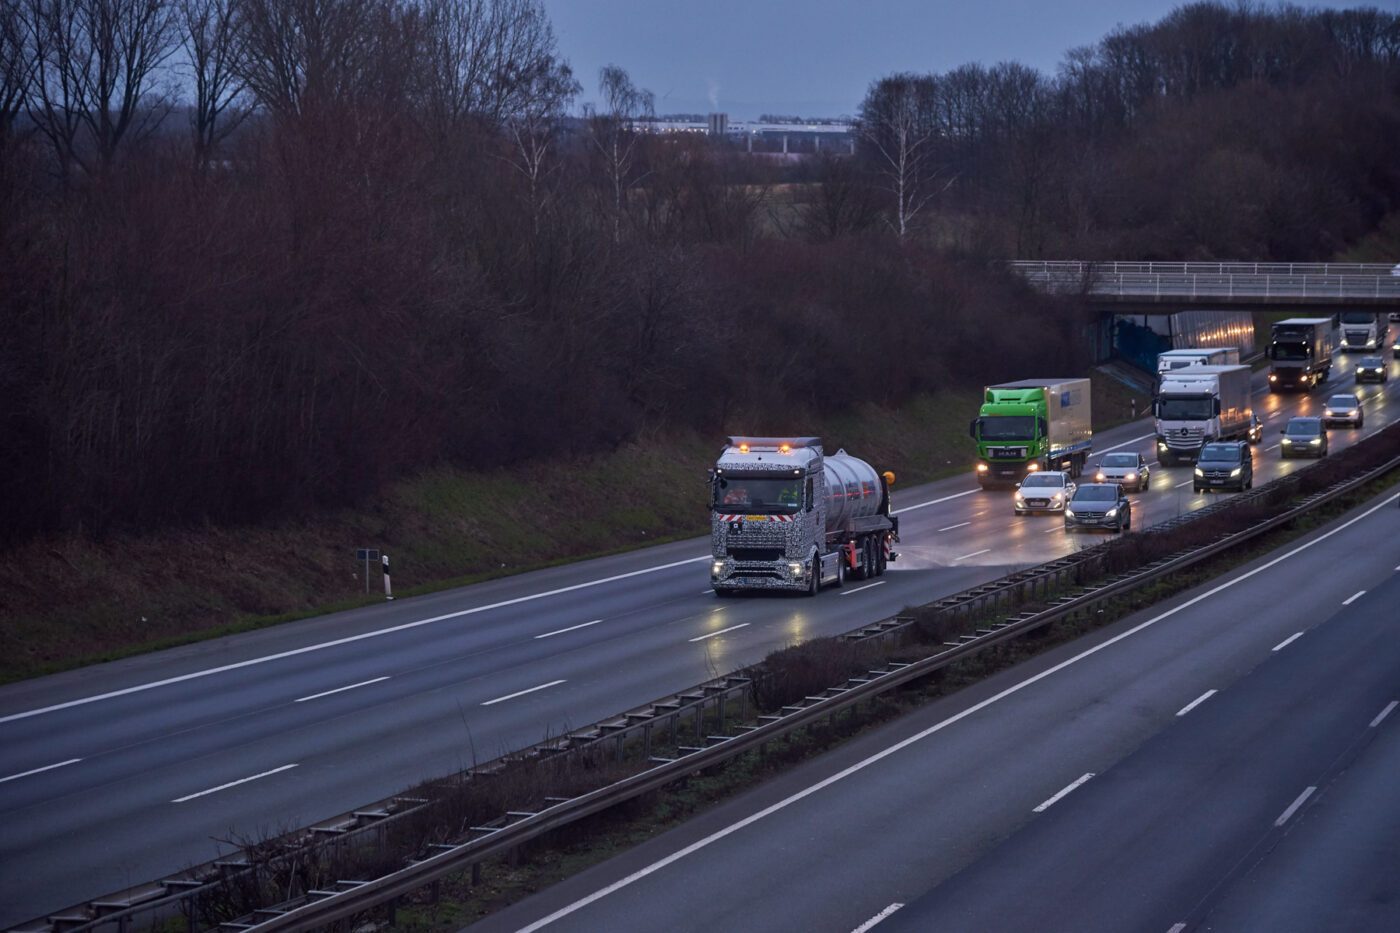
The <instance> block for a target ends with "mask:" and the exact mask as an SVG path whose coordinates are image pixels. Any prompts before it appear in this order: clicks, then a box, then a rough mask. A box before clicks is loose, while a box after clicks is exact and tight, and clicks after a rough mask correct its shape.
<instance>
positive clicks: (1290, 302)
mask: <svg viewBox="0 0 1400 933" xmlns="http://www.w3.org/2000/svg"><path fill="white" fill-rule="evenodd" d="M1010 266H1011V268H1012V269H1013V270H1014V271H1015V272H1017V273H1018V274H1020V275H1021V276H1023V277H1024V278H1025V279H1026V280H1027V281H1029V282H1030V283H1031V285H1032V286H1034V287H1035V288H1037V289H1040V290H1041V291H1044V292H1048V293H1050V294H1056V295H1065V296H1076V297H1078V298H1079V299H1080V300H1082V301H1083V302H1084V303H1085V304H1086V305H1087V306H1088V307H1090V308H1093V309H1096V310H1097V311H1098V312H1099V314H1098V315H1097V319H1096V321H1095V322H1094V324H1093V325H1092V326H1091V327H1090V328H1089V329H1088V331H1087V332H1086V333H1085V335H1084V336H1085V338H1086V339H1087V340H1088V341H1089V343H1090V344H1091V346H1092V348H1093V353H1094V357H1095V359H1096V360H1098V361H1100V362H1102V361H1104V360H1108V359H1110V358H1112V357H1120V358H1122V359H1125V360H1127V361H1129V362H1132V363H1134V364H1135V365H1138V366H1141V367H1144V368H1149V369H1150V368H1152V363H1151V361H1152V360H1155V358H1156V354H1157V352H1159V351H1160V350H1162V349H1170V348H1171V347H1172V346H1239V347H1240V348H1241V349H1242V350H1245V351H1246V353H1248V352H1249V351H1250V350H1252V348H1253V347H1254V344H1255V340H1254V333H1253V331H1254V327H1253V326H1252V323H1251V320H1250V318H1251V316H1252V315H1253V314H1255V313H1264V312H1285V313H1287V314H1290V315H1294V316H1301V317H1324V316H1325V317H1332V316H1334V315H1340V314H1341V313H1342V312H1344V311H1349V310H1368V311H1386V312H1387V313H1391V314H1395V313H1400V267H1395V266H1392V265H1390V264H1387V263H1325V262H1315V263H1314V262H1031V261H1017V262H1012V263H1010Z"/></svg>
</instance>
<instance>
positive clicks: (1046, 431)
mask: <svg viewBox="0 0 1400 933" xmlns="http://www.w3.org/2000/svg"><path fill="white" fill-rule="evenodd" d="M1035 425H1036V427H1038V428H1040V436H1041V437H1044V436H1045V435H1047V434H1049V433H1050V429H1049V428H1047V427H1046V426H1045V419H1044V418H1037V419H1035Z"/></svg>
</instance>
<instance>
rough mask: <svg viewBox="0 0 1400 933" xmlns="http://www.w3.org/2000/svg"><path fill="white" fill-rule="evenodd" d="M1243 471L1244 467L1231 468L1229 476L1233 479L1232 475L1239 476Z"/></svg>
mask: <svg viewBox="0 0 1400 933" xmlns="http://www.w3.org/2000/svg"><path fill="white" fill-rule="evenodd" d="M1243 472H1244V467H1235V468H1234V469H1233V470H1231V471H1230V478H1231V479H1233V478H1234V477H1236V476H1239V475H1240V474H1241V473H1243Z"/></svg>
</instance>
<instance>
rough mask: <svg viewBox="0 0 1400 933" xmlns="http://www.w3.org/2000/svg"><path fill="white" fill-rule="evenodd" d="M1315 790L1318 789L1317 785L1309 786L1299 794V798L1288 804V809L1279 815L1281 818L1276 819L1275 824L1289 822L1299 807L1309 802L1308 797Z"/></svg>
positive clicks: (1279, 824) (1280, 824)
mask: <svg viewBox="0 0 1400 933" xmlns="http://www.w3.org/2000/svg"><path fill="white" fill-rule="evenodd" d="M1315 790H1317V788H1316V787H1309V788H1308V789H1307V790H1305V791H1303V792H1302V793H1301V794H1299V795H1298V799H1297V800H1295V801H1293V802H1292V803H1290V804H1289V805H1288V809H1287V810H1284V811H1283V813H1282V814H1281V815H1280V816H1279V818H1278V819H1276V820H1274V825H1275V826H1282V825H1283V824H1284V823H1287V822H1288V820H1289V818H1290V817H1292V816H1293V814H1295V813H1297V812H1298V808H1299V807H1301V806H1302V805H1303V804H1305V803H1307V802H1308V798H1309V797H1311V796H1312V795H1313V791H1315Z"/></svg>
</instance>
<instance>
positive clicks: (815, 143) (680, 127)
mask: <svg viewBox="0 0 1400 933" xmlns="http://www.w3.org/2000/svg"><path fill="white" fill-rule="evenodd" d="M634 127H635V128H636V129H637V130H638V131H640V132H644V133H668V134H669V133H703V134H705V135H707V136H710V137H711V138H713V139H715V140H717V141H718V140H725V141H727V142H728V143H729V144H730V145H732V146H734V147H736V148H742V149H743V150H744V151H745V152H749V153H752V154H754V155H758V156H766V157H770V158H778V159H783V160H796V159H802V158H810V157H812V156H815V155H817V154H819V153H829V154H832V155H843V156H845V155H851V154H853V153H854V152H855V131H854V127H853V126H852V124H851V123H850V122H849V121H845V120H801V121H796V120H795V121H793V122H786V121H784V122H768V121H762V120H760V121H755V122H748V121H736V122H734V123H730V122H729V114H727V113H712V114H709V115H708V116H707V117H706V118H705V119H704V120H701V119H699V115H698V114H672V115H666V116H662V117H658V118H656V119H654V120H646V121H639V122H637V123H636V124H634Z"/></svg>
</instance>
